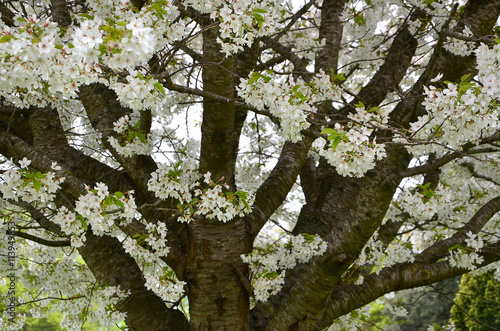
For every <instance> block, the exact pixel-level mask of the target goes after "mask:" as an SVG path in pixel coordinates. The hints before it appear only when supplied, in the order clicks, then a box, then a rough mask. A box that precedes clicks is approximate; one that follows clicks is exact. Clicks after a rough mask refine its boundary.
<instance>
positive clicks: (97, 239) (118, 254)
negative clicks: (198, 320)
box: [79, 231, 189, 330]
mask: <svg viewBox="0 0 500 331" xmlns="http://www.w3.org/2000/svg"><path fill="white" fill-rule="evenodd" d="M79 252H80V254H81V255H82V256H83V257H84V259H85V262H86V263H87V265H88V266H89V268H90V270H92V273H93V274H94V275H95V277H96V279H98V280H99V282H100V283H101V284H103V285H107V286H120V287H121V288H122V289H127V290H129V291H130V295H129V296H128V297H127V298H126V299H124V300H122V301H120V302H119V303H118V304H117V308H118V309H119V310H120V311H122V312H126V313H127V315H126V317H125V321H126V323H127V325H129V326H130V327H132V328H143V327H144V317H145V316H157V315H158V316H162V318H161V319H158V318H154V317H151V318H149V319H148V321H149V322H148V327H149V328H150V329H151V330H154V329H156V328H160V327H161V325H165V324H163V323H167V324H166V325H169V326H172V328H174V329H176V330H188V329H189V327H188V321H187V319H186V317H185V316H184V315H183V314H182V313H181V312H180V311H179V310H175V309H172V308H167V306H166V305H165V304H164V303H163V300H162V299H161V298H160V297H158V296H157V295H156V294H154V293H153V292H152V291H151V290H148V289H147V288H146V287H145V285H144V283H145V281H144V277H143V274H142V271H141V270H140V268H139V266H138V265H137V262H136V261H135V260H134V259H133V258H132V257H131V256H130V255H129V254H128V253H126V252H125V249H124V247H123V245H122V243H121V242H120V241H119V240H118V239H117V238H113V237H110V236H107V235H104V236H96V235H95V234H94V233H93V232H92V231H87V233H86V240H85V245H84V246H82V247H80V248H79ZM109 261H113V263H109ZM116 266H120V267H119V268H116Z"/></svg>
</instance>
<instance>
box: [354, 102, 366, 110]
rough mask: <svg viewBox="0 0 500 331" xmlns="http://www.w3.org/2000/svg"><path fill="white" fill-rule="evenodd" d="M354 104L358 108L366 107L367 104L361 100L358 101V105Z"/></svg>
mask: <svg viewBox="0 0 500 331" xmlns="http://www.w3.org/2000/svg"><path fill="white" fill-rule="evenodd" d="M354 106H356V108H365V104H364V103H362V102H361V101H360V102H358V103H357V104H356V105H354Z"/></svg>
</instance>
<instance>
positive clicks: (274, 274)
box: [263, 271, 278, 279]
mask: <svg viewBox="0 0 500 331" xmlns="http://www.w3.org/2000/svg"><path fill="white" fill-rule="evenodd" d="M263 277H264V278H267V279H274V278H276V277H278V273H277V272H276V271H273V272H266V273H265V274H264V275H263Z"/></svg>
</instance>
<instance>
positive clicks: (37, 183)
mask: <svg viewBox="0 0 500 331" xmlns="http://www.w3.org/2000/svg"><path fill="white" fill-rule="evenodd" d="M41 186H42V184H41V183H40V182H39V181H38V180H36V179H34V180H33V187H34V188H35V190H36V191H37V192H38V193H40V187H41Z"/></svg>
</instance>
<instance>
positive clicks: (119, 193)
mask: <svg viewBox="0 0 500 331" xmlns="http://www.w3.org/2000/svg"><path fill="white" fill-rule="evenodd" d="M114 194H115V197H116V198H117V199H121V198H123V193H122V192H115V193H114Z"/></svg>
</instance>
